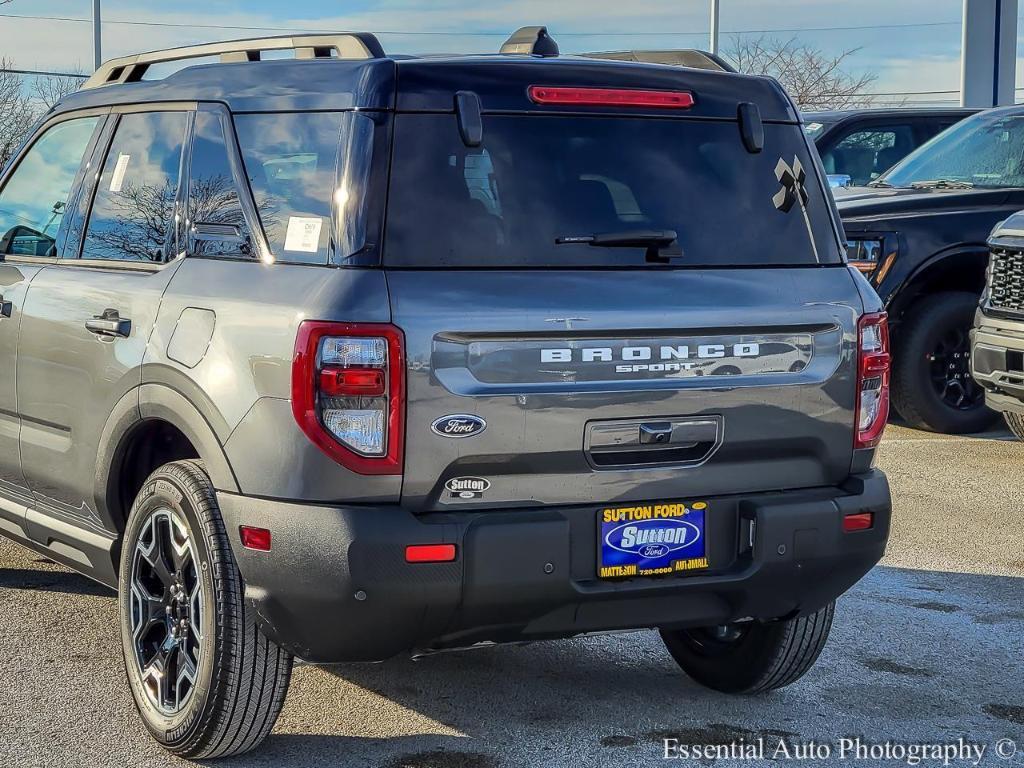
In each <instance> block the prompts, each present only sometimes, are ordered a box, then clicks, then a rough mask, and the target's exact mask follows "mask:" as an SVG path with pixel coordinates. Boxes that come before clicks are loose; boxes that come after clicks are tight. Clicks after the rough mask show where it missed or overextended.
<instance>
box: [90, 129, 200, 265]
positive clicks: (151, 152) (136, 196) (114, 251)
mask: <svg viewBox="0 0 1024 768" xmlns="http://www.w3.org/2000/svg"><path fill="white" fill-rule="evenodd" d="M186 123H187V113H186V112H139V113H133V114H127V115H123V116H122V117H121V120H120V121H119V122H118V125H117V130H116V132H115V133H114V139H113V141H112V142H111V145H110V150H109V151H108V152H107V159H106V161H105V162H104V164H103V172H102V173H101V174H100V177H99V180H98V181H97V184H96V196H95V198H94V200H93V204H92V212H91V214H90V216H89V224H88V227H87V228H86V232H85V243H84V245H83V248H82V257H83V258H86V259H116V260H122V261H150V262H162V261H165V260H166V259H167V257H168V255H169V254H170V253H171V252H172V250H173V248H174V227H173V223H174V201H175V198H176V197H177V192H178V177H179V175H180V167H181V148H182V144H183V143H184V139H185V126H186Z"/></svg>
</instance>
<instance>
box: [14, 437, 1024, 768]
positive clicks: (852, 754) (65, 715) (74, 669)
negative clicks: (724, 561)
mask: <svg viewBox="0 0 1024 768" xmlns="http://www.w3.org/2000/svg"><path fill="white" fill-rule="evenodd" d="M879 464H880V466H882V467H883V468H884V469H885V470H886V471H887V472H888V473H889V478H890V481H891V483H892V487H893V493H894V498H895V514H894V525H893V531H892V539H891V542H890V547H889V551H888V554H887V556H886V558H885V560H884V562H883V564H882V565H881V566H879V567H878V568H876V569H875V570H874V571H873V572H872V573H871V574H869V575H868V576H867V577H866V578H865V579H864V580H863V581H862V582H861V583H860V584H858V585H857V586H856V587H855V588H854V589H853V590H852V591H851V592H850V593H848V594H847V595H846V596H844V597H843V598H842V599H841V600H840V602H839V606H838V610H837V614H836V621H835V625H834V628H833V631H832V637H831V640H830V642H829V645H828V647H827V648H826V649H825V651H824V653H823V655H822V657H821V659H820V660H819V662H818V664H817V665H816V666H815V667H814V668H813V669H812V670H811V671H810V672H809V673H808V675H807V676H806V677H805V678H804V679H803V680H801V681H800V682H799V683H797V684H795V685H793V686H791V687H790V688H787V689H785V690H782V691H777V692H775V693H772V694H770V695H767V696H759V697H753V698H735V697H728V696H724V695H719V694H715V693H710V692H708V691H705V690H703V689H701V688H699V687H698V686H697V685H695V684H694V683H692V682H690V681H689V680H688V679H687V678H686V677H685V676H683V674H682V673H681V672H680V671H679V670H678V668H677V667H676V666H675V664H674V663H673V662H672V660H671V659H670V658H669V656H668V654H667V653H666V652H665V650H664V648H663V647H662V645H661V642H660V640H659V639H658V637H657V635H656V634H654V633H653V632H636V633H631V634H627V635H613V636H602V637H594V638H588V639H582V640H573V641H563V642H557V643H538V644H534V645H528V646H514V647H501V648H492V649H487V650H478V651H470V652H465V653H458V654H455V653H451V654H442V655H438V656H432V657H428V658H425V659H421V660H419V661H411V660H408V659H396V660H394V661H390V662H387V663H384V664H375V665H344V666H334V667H313V666H302V667H298V668H296V670H295V675H294V677H293V680H292V687H291V692H290V694H289V697H288V701H287V704H286V705H285V709H284V712H283V713H282V716H281V719H280V720H279V722H278V725H277V728H276V729H275V731H274V733H273V735H272V736H271V737H270V738H269V739H268V740H267V742H266V743H265V744H264V746H263V747H262V749H261V750H260V751H259V752H257V753H255V754H252V755H247V756H244V757H242V758H238V759H235V760H232V761H229V762H227V763H224V764H225V765H231V766H250V765H252V766H274V767H275V768H291V767H293V766H296V767H297V766H338V768H342V767H344V768H349V767H353V768H355V767H357V766H368V767H370V766H372V767H374V768H498V767H501V768H506V767H508V768H519V767H524V768H525V767H529V768H534V767H539V766H566V767H572V768H576V767H577V766H601V767H602V768H603V767H604V766H631V767H634V766H647V765H651V766H654V765H671V764H679V765H694V764H697V765H716V766H750V765H762V764H766V763H767V764H770V765H786V764H787V763H788V762H790V761H793V762H800V763H802V764H810V765H815V766H826V765H828V766H831V765H835V766H839V765H843V766H845V765H859V766H871V767H872V768H875V767H876V766H888V765H893V766H898V765H907V764H913V763H912V762H911V760H912V757H911V756H910V753H909V752H907V750H925V751H917V752H915V753H914V754H917V755H919V756H921V757H922V758H923V759H922V760H921V761H920V762H919V763H918V764H920V765H924V766H932V765H943V760H942V759H941V758H937V757H935V756H934V755H933V754H932V753H930V752H929V751H927V750H931V749H933V748H935V747H932V746H931V745H939V746H942V748H943V749H947V748H949V749H957V750H959V752H958V753H957V755H956V756H955V759H953V760H952V762H950V763H949V765H960V766H962V765H973V764H979V765H998V766H1002V765H1008V766H1009V765H1024V533H1022V527H1021V526H1022V523H1024V482H1022V480H1024V444H1022V443H1019V442H1017V441H1015V440H1013V439H1012V438H1011V437H1010V436H1009V435H1008V434H1007V433H1005V432H991V433H988V434H986V435H983V436H980V437H940V436H935V435H928V434H925V433H921V432H915V431H912V430H908V429H904V428H900V427H890V429H889V431H888V433H887V436H886V439H885V442H884V443H883V445H882V448H881V451H880V457H879ZM1008 739H1009V740H1013V741H1014V742H1015V743H1016V745H1017V748H1016V751H1015V752H1013V753H1012V754H1011V752H1010V751H1009V748H1008V746H1007V744H1008V742H1007V741H1006V740H1008ZM666 740H668V741H667V742H666ZM858 740H859V741H858ZM886 742H890V747H889V751H888V752H886V751H885V749H886V748H885V747H884V744H885V743H886ZM666 744H668V749H669V754H671V755H673V756H681V755H682V752H683V750H691V749H692V748H693V747H701V748H702V749H704V752H703V753H702V755H701V759H700V760H697V761H694V760H683V759H680V760H676V761H673V762H668V761H666V760H665V759H664V758H665V753H666ZM780 744H781V745H782V746H781V747H780ZM730 745H733V746H730ZM901 745H903V746H902V747H901ZM908 745H917V746H908ZM946 745H948V747H947V746H946ZM981 747H984V748H985V749H984V753H983V754H982V755H981V756H980V758H978V757H977V754H978V752H977V750H979V749H980V748H981ZM709 748H710V749H709ZM736 749H738V750H741V751H742V750H746V752H745V755H746V756H745V757H743V758H742V759H741V758H740V757H737V756H736V752H735V751H734V752H732V755H733V756H732V757H730V756H729V755H730V752H729V750H736ZM780 749H781V750H784V751H781V752H780ZM801 749H802V750H804V751H803V753H802V754H803V755H805V756H807V755H808V753H811V754H812V755H813V757H814V759H811V758H810V757H807V759H804V760H797V757H798V755H799V754H801V753H800V752H799V750H801ZM758 750H760V752H758ZM901 750H903V751H901ZM1000 750H1001V751H1002V752H1003V753H1004V755H999V754H997V752H998V751H1000ZM709 752H710V754H709ZM690 754H691V756H692V755H693V752H692V751H691V753H690ZM950 754H952V753H950ZM760 755H763V759H762V758H761V757H759V756H760ZM887 755H888V757H887ZM901 755H903V756H902V757H901ZM1004 756H1008V759H1004ZM890 757H891V759H889V758H890ZM961 757H964V758H965V759H959V758H961ZM187 764H188V763H186V762H185V761H181V760H177V759H175V758H172V757H170V756H168V755H167V754H166V753H164V752H163V751H162V750H161V749H160V748H159V747H157V746H156V745H155V744H154V743H153V742H152V741H150V739H149V737H148V735H147V734H146V732H145V730H144V728H143V726H142V724H141V723H140V722H139V720H138V719H137V716H136V714H135V711H134V707H133V704H132V701H131V697H130V695H129V693H128V689H127V686H126V684H125V681H124V671H123V669H122V661H121V653H120V645H119V640H118V629H117V612H116V605H115V600H114V596H113V594H112V593H110V592H108V591H107V590H105V589H103V588H101V587H99V586H96V585H94V584H92V583H91V582H89V581H88V580H86V579H84V578H82V577H80V576H77V575H75V574H73V573H71V572H69V571H68V570H66V569H64V568H62V567H59V566H56V565H53V564H52V563H49V562H47V561H45V560H43V559H41V558H39V557H38V556H36V555H35V554H33V553H30V552H28V551H26V550H23V549H21V548H19V547H17V546H16V545H14V544H10V543H8V542H6V541H0V767H2V768H15V767H17V768H20V767H21V766H61V767H64V766H68V767H76V766H83V767H85V766H88V768H97V766H169V765H187Z"/></svg>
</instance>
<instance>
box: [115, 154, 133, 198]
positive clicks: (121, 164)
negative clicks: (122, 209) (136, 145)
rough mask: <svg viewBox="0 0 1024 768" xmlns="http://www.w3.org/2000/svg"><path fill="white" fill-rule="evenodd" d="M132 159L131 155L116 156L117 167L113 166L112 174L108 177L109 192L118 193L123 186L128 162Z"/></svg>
mask: <svg viewBox="0 0 1024 768" xmlns="http://www.w3.org/2000/svg"><path fill="white" fill-rule="evenodd" d="M131 159H132V156H131V155H124V154H121V155H118V156H117V165H115V166H114V172H113V173H112V174H111V175H110V191H111V192H120V191H121V187H123V186H124V175H125V173H126V172H127V170H128V161H129V160H131Z"/></svg>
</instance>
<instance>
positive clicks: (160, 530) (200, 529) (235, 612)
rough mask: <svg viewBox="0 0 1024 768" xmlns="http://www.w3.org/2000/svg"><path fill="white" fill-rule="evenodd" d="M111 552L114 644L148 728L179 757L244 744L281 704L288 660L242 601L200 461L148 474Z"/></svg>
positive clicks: (261, 731) (254, 740)
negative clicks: (115, 572)
mask: <svg viewBox="0 0 1024 768" xmlns="http://www.w3.org/2000/svg"><path fill="white" fill-rule="evenodd" d="M121 551H122V555H121V568H120V574H119V578H120V590H119V598H118V602H119V606H120V619H121V646H122V651H123V653H124V663H125V669H126V671H127V673H128V682H129V685H130V687H131V691H132V696H133V697H134V699H135V705H136V707H137V708H138V710H139V714H140V715H141V716H142V720H143V722H144V723H145V724H146V727H147V728H148V729H149V731H150V733H152V734H153V737H154V738H155V739H156V740H157V741H158V742H160V744H161V745H163V746H164V747H165V748H166V749H168V750H169V751H170V752H172V753H174V754H176V755H179V756H181V757H187V758H200V759H202V758H206V759H209V758H215V757H226V756H229V755H237V754H240V753H242V752H246V751H248V750H250V749H252V748H253V747H255V746H256V745H257V744H259V743H260V742H261V741H262V740H263V739H264V738H265V737H266V736H267V734H268V733H270V730H271V728H273V726H274V722H275V721H276V720H277V716H278V714H279V713H280V711H281V706H282V705H283V704H284V698H285V694H286V693H287V691H288V682H289V680H290V678H291V670H292V657H291V655H289V654H288V653H286V652H285V651H283V650H281V649H280V648H279V647H278V646H277V645H275V644H274V643H273V642H271V641H270V640H268V639H267V638H266V637H265V636H264V635H263V633H262V632H261V631H260V630H259V628H258V627H257V626H256V624H255V622H254V620H253V619H254V617H253V613H252V611H251V609H250V608H249V607H248V606H247V605H246V604H245V600H244V599H243V594H242V579H241V576H240V575H239V572H238V566H237V565H236V564H235V559H234V556H233V555H232V553H231V547H230V545H229V543H228V537H227V535H226V534H225V532H224V524H223V522H222V520H221V516H220V510H219V509H218V507H217V498H216V496H215V495H214V491H213V487H212V486H211V484H210V480H209V478H208V477H207V476H206V473H205V471H204V469H203V466H202V464H201V463H199V462H197V461H176V462H174V463H172V464H166V465H164V466H162V467H161V468H160V469H158V470H157V471H156V472H154V473H153V474H152V475H150V476H149V479H147V480H146V483H145V485H143V487H142V490H141V491H139V495H138V496H137V497H136V499H135V503H134V504H133V505H132V509H131V513H130V515H129V517H128V524H127V529H126V530H125V535H124V542H123V546H122V550H121Z"/></svg>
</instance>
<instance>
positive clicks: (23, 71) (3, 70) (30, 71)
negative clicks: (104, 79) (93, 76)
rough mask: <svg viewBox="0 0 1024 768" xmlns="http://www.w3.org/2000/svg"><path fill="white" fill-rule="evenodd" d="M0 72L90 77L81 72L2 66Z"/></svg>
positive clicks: (85, 78)
mask: <svg viewBox="0 0 1024 768" xmlns="http://www.w3.org/2000/svg"><path fill="white" fill-rule="evenodd" d="M0 72H10V73H11V74H12V75H44V76H49V77H80V78H82V79H83V80H87V79H88V78H89V76H88V75H83V74H82V73H81V72H43V71H42V70H39V69H7V68H0Z"/></svg>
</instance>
